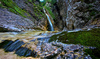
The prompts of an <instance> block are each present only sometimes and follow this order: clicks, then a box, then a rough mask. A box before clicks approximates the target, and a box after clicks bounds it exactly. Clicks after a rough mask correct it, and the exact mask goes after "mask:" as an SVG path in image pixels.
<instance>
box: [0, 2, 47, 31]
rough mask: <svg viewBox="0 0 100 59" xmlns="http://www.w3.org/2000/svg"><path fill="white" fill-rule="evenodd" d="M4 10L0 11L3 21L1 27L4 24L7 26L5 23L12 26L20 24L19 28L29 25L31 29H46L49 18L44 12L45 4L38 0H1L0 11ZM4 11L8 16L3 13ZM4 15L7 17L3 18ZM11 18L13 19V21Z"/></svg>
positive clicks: (0, 19) (0, 20)
mask: <svg viewBox="0 0 100 59" xmlns="http://www.w3.org/2000/svg"><path fill="white" fill-rule="evenodd" d="M4 9H6V10H4ZM2 10H4V11H3V12H0V15H1V16H0V23H1V22H2V23H3V24H0V27H2V26H1V25H3V26H4V28H5V25H7V24H8V25H11V26H13V25H18V26H17V28H19V29H20V28H23V27H24V29H26V27H28V28H29V29H33V28H34V29H39V28H40V29H42V30H45V25H46V23H45V22H46V21H47V18H46V16H45V14H44V12H43V6H42V5H41V3H40V2H39V1H37V0H9V1H8V0H0V11H2ZM6 12H7V14H6ZM11 12H12V13H11ZM2 13H3V14H4V15H7V16H4V15H2ZM13 13H14V14H13ZM12 14H13V15H12ZM2 16H4V17H5V18H2ZM26 18H27V19H26ZM9 19H11V22H10V21H9ZM4 20H5V21H4ZM13 20H14V21H13ZM5 22H6V23H5ZM8 22H9V23H8ZM12 23H13V24H12ZM30 24H32V25H30ZM33 24H34V25H33ZM21 26H23V27H21ZM13 27H16V26H13ZM30 27H32V28H30Z"/></svg>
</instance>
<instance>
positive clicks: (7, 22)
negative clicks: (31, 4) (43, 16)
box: [0, 8, 34, 31]
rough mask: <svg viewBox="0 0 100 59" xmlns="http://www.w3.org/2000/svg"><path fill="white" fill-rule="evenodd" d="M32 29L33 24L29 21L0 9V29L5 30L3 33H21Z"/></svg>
mask: <svg viewBox="0 0 100 59" xmlns="http://www.w3.org/2000/svg"><path fill="white" fill-rule="evenodd" d="M33 27H34V23H33V22H32V21H31V20H29V19H27V18H24V17H21V16H18V15H16V14H14V13H11V12H9V11H7V10H6V9H1V8H0V29H2V28H5V29H6V30H5V31H22V30H25V29H32V28H33ZM2 30H3V29H2ZM2 30H0V31H2Z"/></svg>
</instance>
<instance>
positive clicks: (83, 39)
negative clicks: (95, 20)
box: [50, 29, 100, 59]
mask: <svg viewBox="0 0 100 59" xmlns="http://www.w3.org/2000/svg"><path fill="white" fill-rule="evenodd" d="M52 40H55V41H56V40H58V41H60V42H63V43H66V44H81V45H85V46H93V47H96V48H97V49H95V50H90V49H87V50H85V51H86V52H87V53H88V54H90V55H91V57H92V58H93V59H96V58H100V56H99V55H100V53H99V52H100V29H93V30H90V31H79V32H71V33H67V32H63V33H61V34H58V35H53V36H52V37H51V38H50V41H52ZM94 52H95V53H94Z"/></svg>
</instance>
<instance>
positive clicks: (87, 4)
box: [53, 0, 100, 30]
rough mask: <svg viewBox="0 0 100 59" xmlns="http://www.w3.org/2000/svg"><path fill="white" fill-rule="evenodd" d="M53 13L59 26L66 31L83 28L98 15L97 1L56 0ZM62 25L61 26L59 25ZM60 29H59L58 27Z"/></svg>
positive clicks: (98, 4) (98, 5)
mask: <svg viewBox="0 0 100 59" xmlns="http://www.w3.org/2000/svg"><path fill="white" fill-rule="evenodd" d="M53 12H54V14H55V15H56V19H57V20H58V21H57V22H58V23H59V25H61V26H62V25H63V26H62V27H63V28H64V27H66V28H67V29H68V30H72V29H77V28H83V27H84V26H85V25H86V23H88V22H89V21H90V20H91V19H93V17H94V16H96V15H97V14H99V13H100V1H99V0H88V1H87V0H57V3H55V4H54V7H53ZM60 23H62V24H60ZM59 28H60V27H59Z"/></svg>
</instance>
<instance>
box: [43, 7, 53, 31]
mask: <svg viewBox="0 0 100 59" xmlns="http://www.w3.org/2000/svg"><path fill="white" fill-rule="evenodd" d="M43 10H44V13H45V14H46V16H47V18H48V21H49V25H50V31H54V28H53V25H52V22H51V20H50V18H49V16H48V14H47V13H46V11H45V9H44V8H43Z"/></svg>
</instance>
